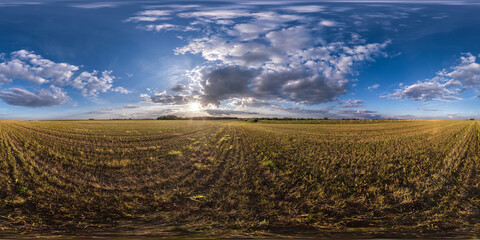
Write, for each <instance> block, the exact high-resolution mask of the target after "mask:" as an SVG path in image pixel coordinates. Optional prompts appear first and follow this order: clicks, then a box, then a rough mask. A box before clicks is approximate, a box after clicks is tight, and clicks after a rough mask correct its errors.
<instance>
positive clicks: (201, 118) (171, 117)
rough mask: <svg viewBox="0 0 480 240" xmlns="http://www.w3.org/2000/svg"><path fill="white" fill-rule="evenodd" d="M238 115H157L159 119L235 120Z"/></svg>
mask: <svg viewBox="0 0 480 240" xmlns="http://www.w3.org/2000/svg"><path fill="white" fill-rule="evenodd" d="M233 119H238V118H236V117H178V116H175V115H163V116H160V117H157V120H233Z"/></svg>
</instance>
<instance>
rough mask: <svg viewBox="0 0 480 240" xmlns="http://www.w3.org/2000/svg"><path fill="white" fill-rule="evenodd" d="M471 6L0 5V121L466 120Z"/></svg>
mask: <svg viewBox="0 0 480 240" xmlns="http://www.w3.org/2000/svg"><path fill="white" fill-rule="evenodd" d="M478 12H480V4H478V3H477V2H474V1H387V0H385V1H375V0H371V1H340V2H339V1H305V2H302V1H247V0H244V1H241V0H240V1H188V2H182V1H171V2H169V1H108V2H99V1H97V2H89V1H34V0H32V1H2V2H0V33H1V34H0V119H85V118H98V119H101V118H105V119H108V118H154V117H156V116H159V115H165V114H175V115H179V116H207V115H209V116H237V117H257V116H275V117H313V118H323V117H325V116H327V117H329V118H402V119H410V118H422V119H466V118H472V117H473V118H480V111H479V110H478V107H477V106H478V105H479V103H480V99H479V90H480V59H479V58H480V55H479V54H480V14H478Z"/></svg>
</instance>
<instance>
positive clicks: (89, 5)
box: [71, 2, 124, 9]
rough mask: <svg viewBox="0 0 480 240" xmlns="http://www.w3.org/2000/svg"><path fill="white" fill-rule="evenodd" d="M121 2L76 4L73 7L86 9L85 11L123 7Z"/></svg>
mask: <svg viewBox="0 0 480 240" xmlns="http://www.w3.org/2000/svg"><path fill="white" fill-rule="evenodd" d="M122 4H124V3H121V2H96V3H85V4H74V5H71V6H72V7H75V8H85V9H95V8H114V7H118V6H120V5H122Z"/></svg>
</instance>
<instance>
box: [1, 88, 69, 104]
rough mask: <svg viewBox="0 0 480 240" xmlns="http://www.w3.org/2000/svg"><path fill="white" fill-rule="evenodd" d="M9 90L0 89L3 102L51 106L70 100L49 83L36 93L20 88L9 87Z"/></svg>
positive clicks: (60, 90)
mask: <svg viewBox="0 0 480 240" xmlns="http://www.w3.org/2000/svg"><path fill="white" fill-rule="evenodd" d="M9 90H10V92H6V91H0V99H2V100H3V101H4V102H6V103H8V104H10V105H15V106H23V107H32V108H37V107H51V106H56V105H60V104H64V103H66V102H67V101H69V100H70V98H69V97H68V96H67V94H66V93H65V92H64V91H63V90H62V89H61V88H58V87H55V86H53V85H51V86H50V87H48V88H45V89H40V90H38V91H37V92H36V93H32V92H29V91H28V90H25V89H21V88H11V89H9Z"/></svg>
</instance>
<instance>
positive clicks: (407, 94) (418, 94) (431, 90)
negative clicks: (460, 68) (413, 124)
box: [389, 80, 461, 102]
mask: <svg viewBox="0 0 480 240" xmlns="http://www.w3.org/2000/svg"><path fill="white" fill-rule="evenodd" d="M449 86H451V84H450V83H440V82H439V81H435V80H434V81H427V82H418V83H416V84H412V85H408V86H404V87H403V88H400V89H397V90H396V91H395V92H394V93H392V94H390V95H389V97H390V98H394V99H402V98H408V99H412V100H414V101H424V102H425V101H432V100H443V101H448V100H460V99H461V98H458V97H455V96H454V94H456V93H459V91H458V90H449V89H448V87H449Z"/></svg>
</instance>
